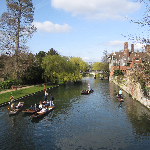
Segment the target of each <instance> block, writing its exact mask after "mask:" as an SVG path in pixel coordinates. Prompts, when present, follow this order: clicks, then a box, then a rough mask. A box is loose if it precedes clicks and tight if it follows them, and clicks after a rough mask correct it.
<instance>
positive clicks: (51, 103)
mask: <svg viewBox="0 0 150 150" xmlns="http://www.w3.org/2000/svg"><path fill="white" fill-rule="evenodd" d="M53 100H54V97H53V95H52V94H50V106H53V105H54V104H53Z"/></svg>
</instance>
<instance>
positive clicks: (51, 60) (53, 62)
mask: <svg viewBox="0 0 150 150" xmlns="http://www.w3.org/2000/svg"><path fill="white" fill-rule="evenodd" d="M66 63H67V61H66V60H65V59H64V58H63V57H61V56H59V55H47V56H45V57H44V58H43V61H42V64H41V66H42V68H43V69H44V70H45V75H46V76H47V77H48V78H49V79H50V81H52V82H54V83H55V82H56V81H59V80H60V76H61V75H62V74H63V73H64V72H65V66H66Z"/></svg>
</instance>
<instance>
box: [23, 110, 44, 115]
mask: <svg viewBox="0 0 150 150" xmlns="http://www.w3.org/2000/svg"><path fill="white" fill-rule="evenodd" d="M40 110H41V109H25V110H23V111H22V112H24V113H27V114H34V113H36V112H38V111H40Z"/></svg>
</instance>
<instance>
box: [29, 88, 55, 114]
mask: <svg viewBox="0 0 150 150" xmlns="http://www.w3.org/2000/svg"><path fill="white" fill-rule="evenodd" d="M47 96H48V93H47V91H46V90H45V94H44V102H41V101H40V102H39V103H35V105H34V106H32V105H31V107H30V108H29V110H36V109H41V111H42V112H45V111H47V109H48V106H54V103H53V101H54V96H53V95H52V94H50V101H48V100H47Z"/></svg>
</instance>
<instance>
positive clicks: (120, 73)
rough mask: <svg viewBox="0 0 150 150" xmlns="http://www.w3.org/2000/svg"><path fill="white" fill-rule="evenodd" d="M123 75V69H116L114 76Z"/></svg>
mask: <svg viewBox="0 0 150 150" xmlns="http://www.w3.org/2000/svg"><path fill="white" fill-rule="evenodd" d="M119 75H123V73H122V71H121V70H114V76H119Z"/></svg>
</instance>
